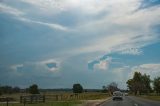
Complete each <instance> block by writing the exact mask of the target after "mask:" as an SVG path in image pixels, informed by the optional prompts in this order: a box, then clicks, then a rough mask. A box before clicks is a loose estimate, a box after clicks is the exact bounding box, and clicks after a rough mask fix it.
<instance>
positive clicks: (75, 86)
mask: <svg viewBox="0 0 160 106" xmlns="http://www.w3.org/2000/svg"><path fill="white" fill-rule="evenodd" d="M73 92H74V93H82V92H83V87H82V85H81V84H73Z"/></svg>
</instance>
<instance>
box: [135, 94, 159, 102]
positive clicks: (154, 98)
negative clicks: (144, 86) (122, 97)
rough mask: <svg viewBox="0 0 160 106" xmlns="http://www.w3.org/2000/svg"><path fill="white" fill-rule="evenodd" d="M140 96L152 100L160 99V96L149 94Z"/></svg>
mask: <svg viewBox="0 0 160 106" xmlns="http://www.w3.org/2000/svg"><path fill="white" fill-rule="evenodd" d="M138 97H141V98H144V99H150V100H156V101H160V96H153V95H152V96H151V95H150V96H147V95H142V96H138Z"/></svg>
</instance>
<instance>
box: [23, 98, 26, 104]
mask: <svg viewBox="0 0 160 106" xmlns="http://www.w3.org/2000/svg"><path fill="white" fill-rule="evenodd" d="M23 104H24V106H25V105H26V98H24V101H23Z"/></svg>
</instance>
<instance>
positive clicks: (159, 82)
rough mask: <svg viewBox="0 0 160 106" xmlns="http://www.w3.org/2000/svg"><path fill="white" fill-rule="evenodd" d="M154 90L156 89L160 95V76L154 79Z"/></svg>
mask: <svg viewBox="0 0 160 106" xmlns="http://www.w3.org/2000/svg"><path fill="white" fill-rule="evenodd" d="M153 86H154V90H155V91H156V93H157V95H160V77H157V78H155V79H154V81H153Z"/></svg>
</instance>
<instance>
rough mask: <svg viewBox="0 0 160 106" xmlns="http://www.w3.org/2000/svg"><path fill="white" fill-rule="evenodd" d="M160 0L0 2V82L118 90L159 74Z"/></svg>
mask: <svg viewBox="0 0 160 106" xmlns="http://www.w3.org/2000/svg"><path fill="white" fill-rule="evenodd" d="M159 11H160V0H1V1H0V73H1V74H0V84H1V85H12V86H20V87H28V86H29V85H31V84H33V83H36V84H38V85H39V86H40V88H71V87H72V85H73V83H81V84H82V86H83V87H84V88H101V87H102V86H103V85H107V84H109V83H110V82H112V81H115V82H117V83H118V86H119V87H120V88H126V84H125V82H126V81H127V79H129V78H131V77H132V75H133V73H134V72H135V71H140V72H141V73H147V74H149V75H150V76H151V78H152V79H153V78H154V77H157V76H160V55H159V54H160V13H159Z"/></svg>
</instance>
